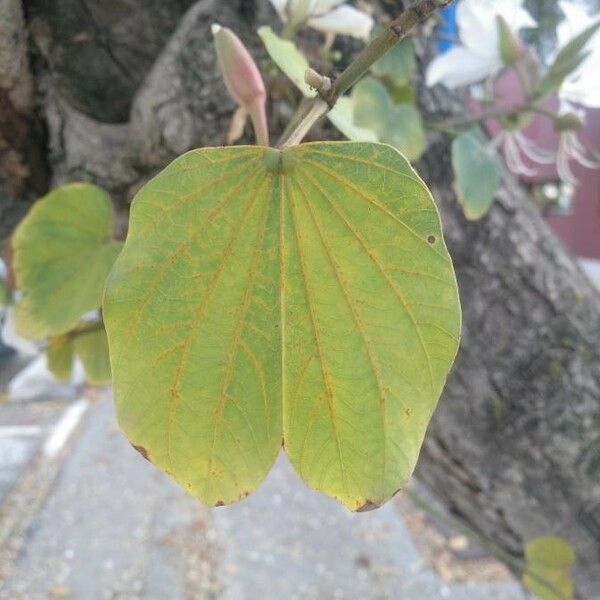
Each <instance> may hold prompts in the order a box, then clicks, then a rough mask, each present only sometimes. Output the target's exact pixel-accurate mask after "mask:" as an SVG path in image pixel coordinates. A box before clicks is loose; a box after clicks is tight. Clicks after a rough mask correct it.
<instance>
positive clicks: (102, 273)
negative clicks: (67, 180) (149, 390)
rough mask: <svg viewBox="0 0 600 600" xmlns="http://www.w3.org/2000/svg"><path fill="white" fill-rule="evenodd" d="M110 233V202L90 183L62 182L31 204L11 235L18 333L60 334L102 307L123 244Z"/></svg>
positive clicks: (35, 335)
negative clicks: (19, 295)
mask: <svg viewBox="0 0 600 600" xmlns="http://www.w3.org/2000/svg"><path fill="white" fill-rule="evenodd" d="M112 233H113V213H112V207H111V203H110V200H109V198H108V197H107V195H106V194H105V192H104V191H102V190H101V189H100V188H98V187H96V186H94V185H91V184H88V183H73V184H69V185H65V186H63V187H60V188H58V189H56V190H54V191H53V192H51V193H50V194H48V195H47V196H45V197H44V198H42V199H41V200H39V201H38V202H36V203H35V204H34V205H33V208H32V209H31V210H30V211H29V213H28V214H27V216H26V217H25V218H24V219H23V221H21V223H20V224H19V226H18V227H17V229H16V231H15V233H14V236H13V248H14V261H13V267H14V271H15V275H16V280H17V288H18V289H19V290H20V291H21V292H22V293H23V299H22V300H21V301H20V302H19V303H18V304H17V311H16V315H17V322H18V326H19V331H20V332H21V333H22V335H26V336H28V337H32V338H36V339H37V338H43V337H47V336H51V335H57V334H61V333H64V332H66V331H68V330H70V329H73V328H74V327H75V326H76V325H77V323H78V322H79V319H80V317H81V315H82V314H84V313H86V312H88V311H91V310H94V309H97V308H99V307H100V304H101V302H102V290H103V288H104V282H105V280H106V276H107V275H108V272H109V271H110V268H111V266H112V264H113V262H114V260H115V258H116V257H117V254H118V253H119V250H120V248H121V243H120V242H117V241H115V240H114V239H113V237H112ZM19 306H20V307H19ZM25 330H26V331H25Z"/></svg>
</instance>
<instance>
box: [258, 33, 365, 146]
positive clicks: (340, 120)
mask: <svg viewBox="0 0 600 600" xmlns="http://www.w3.org/2000/svg"><path fill="white" fill-rule="evenodd" d="M258 35H259V36H260V38H261V39H262V41H263V43H264V45H265V48H266V49H267V52H268V53H269V56H270V57H271V58H272V59H273V62H274V63H275V64H276V65H277V66H278V67H279V68H280V69H281V70H282V71H283V72H284V73H285V74H286V75H287V76H288V77H289V78H290V79H291V80H292V83H293V84H294V85H295V86H296V87H297V88H298V89H299V90H300V91H301V92H302V94H303V95H304V96H305V97H306V98H314V97H315V96H316V92H315V90H313V89H312V88H311V87H310V86H309V85H308V84H307V83H306V82H305V81H304V74H305V73H306V70H307V69H308V67H309V64H308V61H307V60H306V58H305V57H304V55H303V54H302V53H301V52H300V50H298V48H296V46H295V45H294V44H293V43H292V42H290V41H288V40H284V39H282V38H280V37H279V36H278V35H276V34H275V33H273V30H272V29H271V28H270V27H261V28H260V29H259V30H258ZM352 111H353V106H352V100H351V98H350V97H349V96H344V97H342V98H339V99H338V101H337V103H336V105H335V106H334V107H333V109H332V110H331V111H329V112H328V113H327V118H328V119H329V120H330V121H331V122H332V123H333V125H334V126H335V127H336V128H337V129H338V130H339V131H341V133H343V134H344V135H345V136H346V137H347V138H348V139H349V140H352V141H354V142H375V141H377V138H376V137H375V136H374V135H373V132H372V131H369V130H368V129H362V128H360V127H358V126H357V125H356V124H355V123H354V122H353V118H352Z"/></svg>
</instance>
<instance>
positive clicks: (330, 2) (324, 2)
mask: <svg viewBox="0 0 600 600" xmlns="http://www.w3.org/2000/svg"><path fill="white" fill-rule="evenodd" d="M345 1H346V0H312V4H311V7H310V14H311V15H313V16H315V17H317V16H319V15H324V14H325V13H328V12H329V11H331V10H332V9H334V8H335V7H336V6H339V5H340V4H342V3H343V2H345Z"/></svg>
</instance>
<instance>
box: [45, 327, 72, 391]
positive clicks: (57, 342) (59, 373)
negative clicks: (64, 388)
mask: <svg viewBox="0 0 600 600" xmlns="http://www.w3.org/2000/svg"><path fill="white" fill-rule="evenodd" d="M46 359H47V364H48V370H49V371H50V372H51V373H52V374H53V375H54V376H55V377H56V378H57V379H60V380H61V381H69V380H70V379H71V373H72V372H73V340H72V339H71V337H70V336H66V335H61V336H57V337H54V338H52V339H51V340H50V342H49V343H48V348H47V350H46Z"/></svg>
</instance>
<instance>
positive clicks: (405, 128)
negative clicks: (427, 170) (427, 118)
mask: <svg viewBox="0 0 600 600" xmlns="http://www.w3.org/2000/svg"><path fill="white" fill-rule="evenodd" d="M352 102H353V105H354V123H355V124H356V125H358V126H359V127H363V128H365V129H371V130H373V131H374V132H375V134H376V135H377V138H378V140H379V141H381V142H384V143H386V144H390V145H391V146H394V148H396V149H397V150H399V151H400V152H402V154H404V155H405V156H406V158H408V160H411V161H414V160H417V159H418V158H419V157H420V156H421V154H423V151H424V150H425V147H426V145H427V140H426V138H425V131H424V129H423V122H422V120H421V115H420V113H419V111H418V110H417V109H416V108H415V107H414V106H413V105H411V104H395V103H394V102H393V100H392V98H391V96H390V93H389V92H388V90H387V88H386V87H385V86H384V85H383V84H382V83H381V82H380V81H378V80H377V79H375V78H374V77H365V78H364V79H363V80H362V81H360V82H359V83H358V84H357V85H356V86H355V87H354V91H353V92H352Z"/></svg>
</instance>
